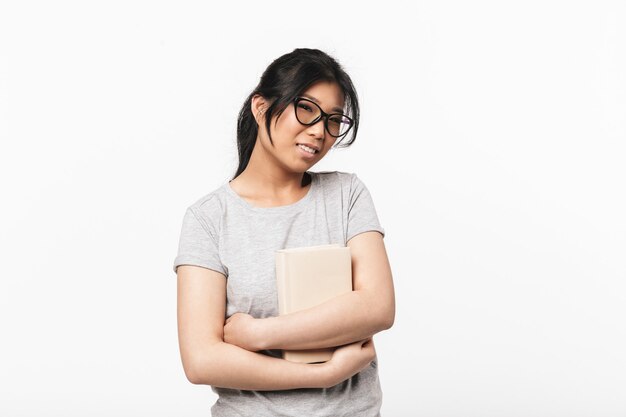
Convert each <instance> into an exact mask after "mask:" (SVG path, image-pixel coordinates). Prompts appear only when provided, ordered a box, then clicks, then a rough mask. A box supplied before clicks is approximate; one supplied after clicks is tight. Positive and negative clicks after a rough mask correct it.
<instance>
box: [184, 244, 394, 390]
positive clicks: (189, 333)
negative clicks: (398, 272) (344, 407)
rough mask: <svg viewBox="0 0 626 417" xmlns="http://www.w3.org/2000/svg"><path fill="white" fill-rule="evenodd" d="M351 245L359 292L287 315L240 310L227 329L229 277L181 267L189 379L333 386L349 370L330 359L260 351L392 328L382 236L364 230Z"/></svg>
mask: <svg viewBox="0 0 626 417" xmlns="http://www.w3.org/2000/svg"><path fill="white" fill-rule="evenodd" d="M348 246H349V247H350V251H351V254H352V272H353V285H354V291H352V292H351V293H348V294H344V295H342V296H340V297H336V298H334V299H331V300H329V301H328V302H326V303H324V304H321V305H319V306H316V307H313V308H310V309H307V310H304V311H299V312H297V313H292V314H288V315H285V316H280V317H272V318H267V319H254V318H253V317H252V316H250V315H248V314H244V313H236V314H234V315H233V316H231V317H230V318H229V319H228V320H227V321H226V325H225V326H224V315H225V310H226V305H225V303H226V300H225V297H224V295H225V293H226V278H225V277H224V276H223V275H222V274H220V273H218V272H215V271H212V270H209V269H206V268H201V267H197V266H181V267H179V274H178V275H179V277H178V303H177V305H178V332H179V344H180V351H181V359H182V362H183V367H184V370H185V374H186V376H187V379H188V380H189V381H190V382H192V383H194V384H204V385H213V386H220V387H226V388H235V389H248V390H282V389H292V388H319V387H330V386H333V385H334V384H337V383H338V382H339V381H340V380H343V379H341V378H344V377H345V375H346V371H345V370H340V371H336V369H335V367H330V368H329V367H328V366H327V365H328V364H329V362H326V363H322V364H302V363H295V362H289V361H286V360H284V359H280V358H274V357H270V356H267V355H264V354H262V353H258V352H257V351H258V350H262V349H309V348H311V349H315V348H321V347H333V346H340V345H343V344H348V343H352V342H355V341H359V340H364V339H368V338H369V337H370V336H372V335H373V334H375V333H377V332H379V331H381V330H384V329H387V328H389V327H391V325H392V324H393V321H394V316H395V300H394V290H393V283H392V277H391V271H390V267H389V262H388V259H387V254H386V252H385V247H384V244H383V240H382V236H381V235H380V234H379V233H378V232H365V233H361V234H359V235H357V236H355V237H354V238H352V239H351V240H350V241H348ZM347 371H350V370H349V369H348V370H347ZM350 372H351V371H350ZM337 378H340V380H337Z"/></svg>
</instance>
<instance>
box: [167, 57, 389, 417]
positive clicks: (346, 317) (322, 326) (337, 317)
mask: <svg viewBox="0 0 626 417" xmlns="http://www.w3.org/2000/svg"><path fill="white" fill-rule="evenodd" d="M346 102H347V103H346ZM344 109H346V110H345V111H344ZM358 121H359V106H358V101H357V95H356V92H355V90H354V87H353V85H352V82H351V80H350V78H349V76H348V75H347V74H346V73H345V72H344V70H343V69H342V68H341V66H340V65H339V64H338V63H337V62H336V61H335V60H334V59H333V58H331V57H330V56H328V55H327V54H325V53H324V52H322V51H319V50H316V49H295V50H294V51H293V52H291V53H289V54H286V55H283V56H281V57H280V58H278V59H276V60H275V61H274V62H272V63H271V64H270V65H269V67H268V68H267V69H266V70H265V72H264V73H263V75H262V77H261V80H260V82H259V85H258V86H257V87H256V88H255V89H254V91H253V92H252V93H251V94H250V95H249V97H248V99H247V100H246V102H245V103H244V105H243V107H242V109H241V111H240V113H239V120H238V129H237V141H238V148H239V159H240V161H239V167H238V169H237V172H236V174H235V176H234V178H233V179H232V180H231V181H229V182H228V183H224V184H223V185H222V186H221V187H219V188H218V189H216V190H214V191H212V192H211V193H209V194H207V195H205V196H204V197H202V198H200V199H199V200H197V201H196V202H195V203H193V204H192V205H191V206H189V207H188V208H187V211H186V213H185V216H184V218H183V226H182V231H181V235H180V242H179V249H178V256H177V257H176V259H175V261H174V271H175V272H176V273H177V276H178V331H179V343H180V350H181V358H182V362H183V368H184V370H185V375H186V376H187V378H188V379H189V381H190V382H192V383H194V384H205V385H211V386H212V389H213V391H214V392H215V393H216V394H218V396H219V398H218V400H217V401H216V402H215V404H214V405H213V406H212V408H211V412H212V416H214V417H222V416H223V417H226V416H278V415H281V416H299V417H301V416H313V415H315V416H344V415H345V416H379V415H380V406H381V403H382V391H381V387H380V382H379V378H378V371H377V365H378V360H377V357H376V352H375V349H374V343H373V341H372V336H373V335H374V334H375V333H377V332H380V331H382V330H385V329H388V328H390V327H391V326H392V324H393V321H394V316H395V298H394V289H393V283H392V276H391V269H390V266H389V262H388V259H387V254H386V251H385V246H384V243H383V236H384V233H385V232H384V229H383V228H382V227H381V226H380V224H379V222H378V218H377V215H376V211H375V208H374V204H373V201H372V198H371V196H370V193H369V192H368V189H367V188H366V186H365V185H364V184H363V182H361V180H360V179H359V178H358V177H357V176H356V175H355V174H351V173H346V172H340V171H332V172H330V171H326V172H313V171H309V169H310V168H311V167H312V166H313V165H315V164H316V163H317V162H318V161H319V160H321V159H322V158H323V157H324V155H326V153H327V152H328V151H329V150H330V149H331V148H332V147H333V146H334V147H337V146H338V145H339V144H340V142H342V141H343V140H345V138H346V137H347V134H348V133H351V134H352V138H351V139H352V140H351V141H349V142H347V144H345V145H343V146H348V145H350V144H351V143H352V142H353V141H354V139H355V138H356V132H357V129H358ZM330 243H341V244H342V245H346V246H349V247H350V252H351V255H352V259H353V261H352V272H353V289H354V291H352V292H351V293H348V294H344V295H342V296H339V297H335V298H334V299H332V300H329V301H327V302H326V303H323V304H321V305H319V306H316V307H313V308H310V309H308V310H305V311H299V312H296V313H292V314H288V315H283V316H279V315H278V300H277V295H276V275H275V263H274V262H275V258H274V255H275V251H276V250H277V249H283V248H293V247H302V246H314V245H323V244H330ZM225 318H226V321H225ZM337 346H338V348H337V349H335V351H334V353H333V356H332V358H331V359H330V360H329V361H327V362H324V363H317V364H303V363H295V362H289V361H286V360H283V359H282V358H281V350H282V349H315V348H323V347H337Z"/></svg>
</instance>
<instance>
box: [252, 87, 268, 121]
mask: <svg viewBox="0 0 626 417" xmlns="http://www.w3.org/2000/svg"><path fill="white" fill-rule="evenodd" d="M250 105H251V110H252V115H253V116H254V119H255V120H256V122H257V124H259V125H260V124H261V123H263V122H264V121H265V110H267V107H268V102H267V100H265V97H263V96H261V95H260V94H256V95H255V96H254V97H252V103H251V104H250Z"/></svg>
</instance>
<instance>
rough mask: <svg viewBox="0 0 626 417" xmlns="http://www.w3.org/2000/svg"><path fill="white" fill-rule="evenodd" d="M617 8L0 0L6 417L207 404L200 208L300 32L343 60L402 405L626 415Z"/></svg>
mask: <svg viewBox="0 0 626 417" xmlns="http://www.w3.org/2000/svg"><path fill="white" fill-rule="evenodd" d="M625 19H626V6H625V5H624V3H623V2H619V1H613V2H608V1H605V2H598V1H594V2H592V1H586V2H583V1H570V2H566V1H562V2H557V1H526V2H498V1H491V2H489V1H480V2H462V1H456V2H450V1H425V2H399V1H387V2H384V5H383V6H380V5H379V6H376V7H372V6H367V5H363V4H362V3H359V2H331V1H321V2H313V3H311V5H310V6H308V5H305V4H304V3H300V2H291V1H281V2H254V3H253V2H250V3H249V4H242V3H234V2H233V3H227V2H220V3H216V4H213V3H209V2H174V1H170V2H155V1H144V2H140V1H117V2H115V1H109V2H100V3H96V2H81V1H75V2H67V1H64V2H43V1H42V2H17V1H14V2H3V3H2V4H1V5H0V141H1V144H2V147H1V148H0V149H1V150H0V182H1V184H2V188H1V189H2V205H1V206H0V210H1V215H0V230H1V233H0V250H1V254H2V255H1V256H2V264H3V273H2V279H1V281H0V328H1V329H2V343H0V369H2V371H1V372H0V391H1V392H2V397H3V398H2V400H1V401H0V414H1V415H6V416H40V415H46V416H85V415H89V416H111V415H128V416H140V415H151V416H172V415H181V416H182V415H185V416H206V415H209V408H210V406H211V405H212V404H213V402H214V401H215V396H214V394H213V393H212V392H211V391H210V388H209V387H207V386H194V385H191V384H190V383H188V382H187V380H186V379H185V376H184V373H183V370H182V366H181V363H180V358H179V351H178V341H177V330H176V279H175V274H174V272H173V271H172V262H173V259H174V257H175V255H176V251H177V244H178V235H179V232H180V226H181V220H182V215H183V214H184V209H185V208H186V207H187V205H189V204H190V203H191V202H193V201H194V200H195V199H196V198H198V197H199V196H201V195H203V194H205V193H207V192H209V191H211V190H212V189H214V188H215V187H217V186H218V185H220V184H222V183H223V182H224V181H225V180H226V179H227V178H229V176H231V175H232V174H233V173H234V169H235V167H236V162H237V161H236V147H235V119H236V113H237V111H238V110H239V108H240V106H241V104H242V103H243V100H244V98H245V97H246V96H247V94H248V93H249V92H250V90H251V89H252V88H253V87H254V86H255V85H256V83H257V82H258V79H259V77H260V75H261V72H262V71H263V70H264V69H265V67H266V66H267V65H268V64H269V63H270V62H271V61H272V60H273V59H275V58H277V57H278V56H280V55H282V54H284V53H287V52H290V51H291V50H293V49H294V48H296V47H315V48H320V49H323V50H325V51H326V52H328V53H330V54H331V55H333V56H335V57H336V58H337V59H338V60H339V61H340V62H341V63H342V64H343V65H344V67H345V68H346V70H347V71H348V73H349V74H351V76H352V78H353V81H354V83H355V85H356V88H357V90H358V92H359V96H360V99H361V105H362V109H363V111H362V122H361V129H360V130H359V137H358V139H357V141H356V142H355V144H354V146H353V147H352V148H349V149H346V150H339V151H334V153H333V154H331V155H329V156H328V157H327V158H326V159H325V160H324V161H322V162H320V163H319V164H318V165H316V166H315V167H314V170H327V169H333V170H334V169H336V170H342V171H348V172H357V173H358V174H359V177H360V178H362V179H363V181H364V182H365V183H366V184H367V185H368V187H369V189H370V192H371V193H372V196H373V198H374V200H375V203H376V206H377V210H378V214H379V218H380V220H381V224H383V226H384V227H385V229H386V232H387V235H386V237H385V244H386V247H387V250H388V254H389V258H390V260H391V263H392V268H393V273H394V282H395V288H396V296H397V300H396V301H397V313H396V322H395V325H394V327H392V328H391V329H390V330H388V331H386V332H383V333H380V334H379V335H377V336H376V338H375V340H376V347H377V352H378V356H379V360H380V367H379V371H380V377H381V383H382V387H383V392H384V405H383V410H382V411H383V415H384V416H386V417H390V416H424V417H433V416H445V417H455V416H459V417H469V416H476V417H479V416H480V417H485V416H507V417H511V416H523V417H531V416H537V417H539V416H540V417H548V416H568V417H572V416H594V417H598V416H623V415H625V414H626V402H625V401H624V393H625V392H626V357H625V356H624V351H626V326H624V317H626V280H625V278H626V257H625V254H626V220H625V216H624V213H626V194H625V190H626V164H625V163H624V160H625V159H626V144H625V139H626V122H625V115H626V79H625V76H624V74H626V30H625V29H624V24H623V23H624V21H625Z"/></svg>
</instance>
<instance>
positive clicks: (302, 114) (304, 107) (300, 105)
mask: <svg viewBox="0 0 626 417" xmlns="http://www.w3.org/2000/svg"><path fill="white" fill-rule="evenodd" d="M320 114H321V113H320V109H319V107H317V106H316V105H315V104H314V103H311V102H310V101H307V100H298V101H297V102H296V117H297V118H298V121H299V122H300V123H303V124H309V123H311V122H313V121H314V120H315V119H317V118H318V117H320Z"/></svg>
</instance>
